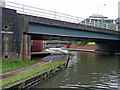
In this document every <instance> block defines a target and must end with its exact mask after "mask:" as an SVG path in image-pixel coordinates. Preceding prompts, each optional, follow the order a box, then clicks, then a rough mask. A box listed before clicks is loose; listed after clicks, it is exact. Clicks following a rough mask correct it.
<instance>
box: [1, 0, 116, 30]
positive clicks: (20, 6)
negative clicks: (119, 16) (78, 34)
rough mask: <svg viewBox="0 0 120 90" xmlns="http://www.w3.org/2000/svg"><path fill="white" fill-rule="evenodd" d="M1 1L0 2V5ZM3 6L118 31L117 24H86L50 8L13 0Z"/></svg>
mask: <svg viewBox="0 0 120 90" xmlns="http://www.w3.org/2000/svg"><path fill="white" fill-rule="evenodd" d="M2 4H3V3H2V2H0V6H1V5H2ZM5 7H6V8H10V9H14V10H17V13H21V14H26V15H32V16H38V17H45V18H50V19H55V20H61V21H66V22H71V23H77V24H84V25H91V26H94V27H99V28H106V29H109V30H115V31H118V26H117V25H115V24H114V25H112V24H109V23H102V24H101V23H96V22H93V23H91V24H88V23H86V22H84V23H83V21H84V20H85V19H84V18H81V17H77V16H72V15H68V14H63V13H59V12H55V11H50V10H45V9H41V8H37V7H32V6H28V5H24V4H19V3H14V2H9V1H6V2H5Z"/></svg>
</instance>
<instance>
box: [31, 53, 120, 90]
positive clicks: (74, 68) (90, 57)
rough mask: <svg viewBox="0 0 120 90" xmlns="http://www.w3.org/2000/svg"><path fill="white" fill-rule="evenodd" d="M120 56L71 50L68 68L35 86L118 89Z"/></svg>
mask: <svg viewBox="0 0 120 90" xmlns="http://www.w3.org/2000/svg"><path fill="white" fill-rule="evenodd" d="M119 58H120V56H108V55H103V54H96V53H90V52H89V53H88V52H70V61H69V64H68V67H67V69H65V70H63V71H61V72H59V73H58V74H56V75H55V76H54V77H52V78H50V79H49V80H46V81H44V82H42V83H40V84H37V85H36V86H34V87H33V88H75V89H80V88H84V89H85V88H89V89H109V90H113V89H117V90H118V86H119V80H118V79H119V71H118V66H119V61H120V59H119Z"/></svg>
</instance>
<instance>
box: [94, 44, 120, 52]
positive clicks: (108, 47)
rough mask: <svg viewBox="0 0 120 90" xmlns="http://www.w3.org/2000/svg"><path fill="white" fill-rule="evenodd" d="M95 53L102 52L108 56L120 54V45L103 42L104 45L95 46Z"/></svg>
mask: <svg viewBox="0 0 120 90" xmlns="http://www.w3.org/2000/svg"><path fill="white" fill-rule="evenodd" d="M95 51H100V52H104V53H108V54H115V53H120V43H119V42H118V43H114V42H113V43H112V42H111V43H108V42H104V43H103V42H102V43H96V44H95Z"/></svg>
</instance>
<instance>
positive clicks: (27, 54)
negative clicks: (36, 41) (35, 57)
mask: <svg viewBox="0 0 120 90" xmlns="http://www.w3.org/2000/svg"><path fill="white" fill-rule="evenodd" d="M23 39H24V43H23V44H24V45H23V50H24V51H23V59H24V60H31V37H30V36H28V35H24V36H23Z"/></svg>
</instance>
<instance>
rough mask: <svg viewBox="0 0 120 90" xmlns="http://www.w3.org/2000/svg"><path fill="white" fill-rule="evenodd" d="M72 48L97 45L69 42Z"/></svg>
mask: <svg viewBox="0 0 120 90" xmlns="http://www.w3.org/2000/svg"><path fill="white" fill-rule="evenodd" d="M69 44H70V47H76V46H94V45H95V43H94V42H93V43H92V42H69Z"/></svg>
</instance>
